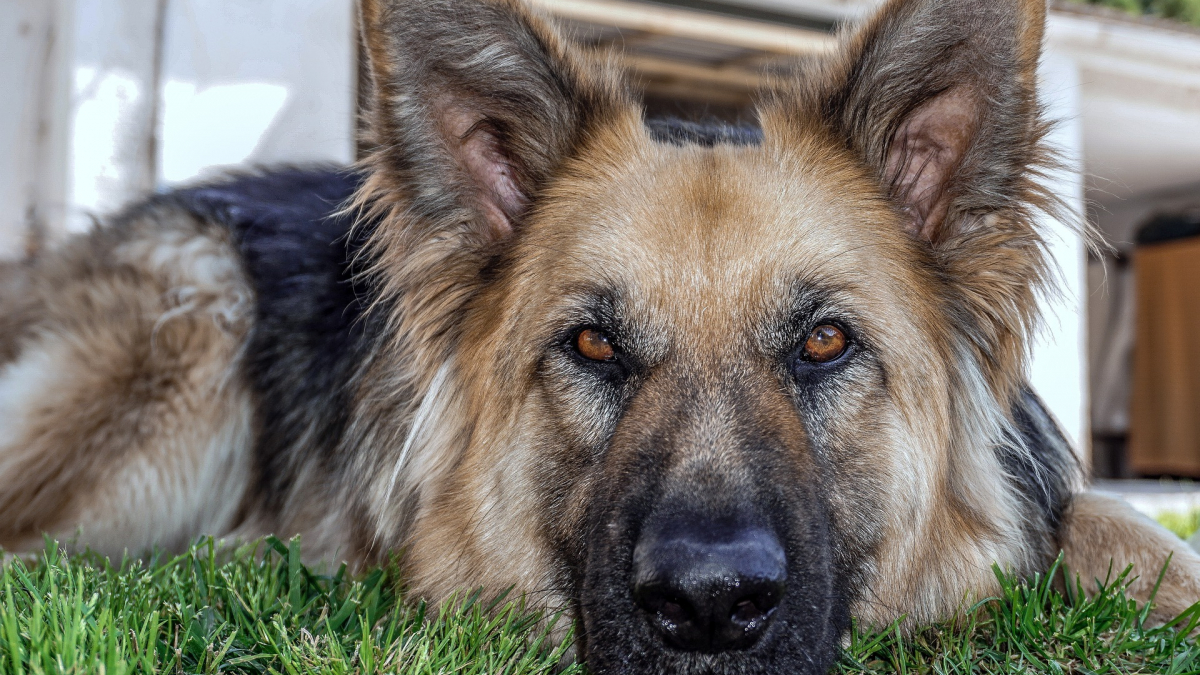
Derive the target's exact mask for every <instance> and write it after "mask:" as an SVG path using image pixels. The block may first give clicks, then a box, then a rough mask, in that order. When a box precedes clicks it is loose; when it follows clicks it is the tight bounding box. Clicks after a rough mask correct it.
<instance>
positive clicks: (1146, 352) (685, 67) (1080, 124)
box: [0, 0, 1200, 509]
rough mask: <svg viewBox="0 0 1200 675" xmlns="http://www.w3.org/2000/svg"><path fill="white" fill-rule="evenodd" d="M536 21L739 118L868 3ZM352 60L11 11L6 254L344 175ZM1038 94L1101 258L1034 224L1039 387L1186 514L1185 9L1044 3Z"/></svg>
mask: <svg viewBox="0 0 1200 675" xmlns="http://www.w3.org/2000/svg"><path fill="white" fill-rule="evenodd" d="M979 1H980V2H987V1H988V0H979ZM536 4H538V5H540V6H541V7H543V8H544V9H545V10H547V11H549V12H550V13H551V14H554V15H556V16H557V17H558V18H560V19H561V20H562V21H563V22H565V23H566V24H567V25H568V26H569V28H570V31H571V34H572V35H573V36H574V39H575V40H577V41H579V42H581V43H584V44H586V45H589V46H594V47H607V46H615V47H617V48H619V49H621V50H622V51H623V53H624V54H625V58H626V59H627V61H628V63H629V65H630V66H631V68H632V70H633V72H634V74H635V76H636V78H637V80H638V82H639V83H641V85H642V86H643V88H644V92H645V97H646V101H647V105H648V108H649V110H650V111H651V113H652V114H656V115H674V116H684V117H699V118H709V119H721V120H730V121H745V122H752V121H753V111H752V107H751V100H750V96H751V93H752V92H753V91H754V90H755V89H756V88H757V87H758V86H759V85H760V84H761V83H762V82H763V81H764V78H766V77H768V76H773V75H786V74H787V73H788V71H789V70H790V69H791V68H792V65H791V64H792V63H793V62H794V60H795V58H796V57H797V56H805V55H811V54H817V53H821V52H823V51H826V50H828V49H831V48H832V45H833V32H834V31H835V30H836V29H837V27H838V26H839V25H841V24H842V23H844V22H846V21H852V20H854V19H855V18H856V17H858V16H860V15H861V14H863V13H864V12H866V11H868V10H869V9H870V8H871V7H873V6H874V5H876V4H877V0H657V1H656V2H639V1H635V0H536ZM359 57H360V50H359V46H358V42H357V38H356V28H355V9H354V3H353V0H3V1H2V2H0V91H2V92H3V93H0V96H3V100H0V257H4V258H19V257H22V256H27V255H34V254H36V253H37V251H38V250H40V249H42V248H44V247H46V246H49V245H53V243H54V242H56V241H58V240H61V239H62V238H63V237H65V236H67V235H68V234H70V233H71V232H77V231H80V230H82V229H85V228H87V227H90V225H91V223H92V222H93V218H95V217H97V216H100V215H103V214H105V213H108V212H110V211H112V210H113V209H115V208H117V207H118V206H119V205H120V204H122V203H123V202H125V201H127V200H129V199H131V198H133V197H136V196H137V195H138V194H141V193H143V192H146V191H148V190H156V189H158V190H161V189H164V188H168V187H170V186H173V185H177V184H181V183H188V182H192V181H196V180H201V179H203V178H205V177H208V176H213V175H215V174H218V173H219V172H220V171H221V170H222V169H223V168H227V167H229V166H232V165H244V164H248V163H249V164H269V163H274V162H309V161H330V162H337V163H347V162H350V161H353V159H354V158H355V155H356V146H355V140H354V135H355V126H356V119H357V117H356V110H357V108H358V101H359V97H360V95H361V88H360V86H359V76H360V65H361V63H360V58H359ZM1041 80H1042V84H1041V87H1042V89H1041V91H1042V96H1043V99H1044V103H1045V105H1046V107H1047V109H1048V111H1049V114H1050V115H1051V116H1053V117H1054V118H1056V119H1059V120H1061V123H1060V124H1059V126H1058V127H1057V128H1056V130H1055V132H1054V135H1053V138H1052V141H1053V143H1054V144H1055V145H1057V146H1058V148H1059V149H1060V150H1061V151H1062V153H1063V156H1064V158H1065V160H1066V162H1065V165H1064V168H1063V170H1062V171H1060V172H1058V173H1056V174H1055V175H1052V176H1050V177H1049V178H1048V180H1049V181H1050V182H1051V183H1053V186H1054V189H1055V190H1056V191H1058V193H1059V194H1061V195H1062V196H1063V197H1064V198H1065V199H1066V201H1067V203H1068V204H1070V206H1071V207H1072V208H1073V209H1074V210H1075V212H1076V214H1077V215H1078V216H1079V217H1086V218H1087V219H1088V220H1090V221H1091V222H1092V223H1094V224H1095V225H1096V226H1097V227H1098V228H1099V229H1100V230H1101V231H1102V232H1103V233H1104V234H1105V236H1106V237H1107V239H1108V241H1109V242H1110V243H1111V244H1112V249H1111V250H1105V251H1103V252H1100V253H1095V252H1088V251H1087V250H1086V248H1085V247H1084V245H1083V242H1082V240H1081V239H1080V237H1079V236H1077V235H1076V234H1075V233H1073V232H1072V230H1071V229H1070V228H1069V227H1066V226H1065V225H1063V224H1058V223H1047V228H1048V232H1049V237H1050V239H1051V243H1052V247H1053V251H1054V256H1055V259H1056V261H1057V263H1058V267H1059V270H1060V275H1061V277H1060V285H1061V289H1062V291H1061V293H1060V294H1058V295H1057V296H1055V297H1053V298H1048V299H1047V300H1046V315H1047V317H1048V318H1047V321H1046V325H1045V326H1044V328H1043V330H1042V332H1041V334H1040V335H1039V336H1038V339H1037V342H1036V345H1035V347H1034V355H1033V356H1034V358H1033V364H1032V370H1031V373H1030V376H1031V379H1032V382H1033V384H1034V386H1035V388H1036V389H1037V390H1038V391H1039V392H1040V393H1041V395H1042V396H1043V398H1045V400H1046V401H1047V402H1048V404H1049V406H1050V408H1051V409H1052V411H1053V412H1054V414H1055V416H1056V417H1057V418H1058V420H1059V422H1060V423H1061V424H1062V426H1063V428H1064V429H1065V431H1066V432H1067V434H1068V435H1069V436H1070V437H1071V439H1072V441H1074V442H1075V445H1076V447H1077V448H1078V449H1079V453H1080V457H1081V459H1082V460H1083V461H1084V463H1085V464H1086V465H1087V466H1088V467H1090V468H1091V469H1092V471H1093V474H1094V475H1095V476H1096V477H1097V478H1100V479H1106V480H1110V481H1112V480H1116V481H1120V482H1103V483H1102V484H1101V487H1102V488H1103V489H1109V490H1113V491H1117V492H1121V493H1122V494H1125V495H1126V496H1127V498H1129V499H1130V500H1131V501H1133V502H1134V503H1135V504H1139V505H1143V506H1145V507H1146V508H1147V509H1154V508H1160V507H1161V508H1166V507H1164V506H1162V505H1163V504H1170V505H1175V506H1178V505H1179V503H1180V502H1181V501H1182V502H1184V507H1186V508H1190V509H1194V508H1196V507H1200V494H1198V493H1197V491H1196V490H1195V489H1194V488H1193V486H1192V485H1191V483H1190V482H1189V479H1194V478H1200V0H1105V1H1104V2H1099V3H1093V2H1075V1H1071V0H1053V1H1052V3H1051V11H1050V19H1049V26H1048V33H1047V42H1046V52H1045V57H1044V59H1043V63H1042V68H1041ZM1161 477H1169V478H1172V479H1184V480H1171V481H1163V480H1161ZM1131 479H1142V480H1140V481H1139V480H1131ZM1148 479H1149V480H1148Z"/></svg>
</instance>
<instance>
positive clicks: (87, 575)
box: [0, 539, 1200, 675]
mask: <svg viewBox="0 0 1200 675" xmlns="http://www.w3.org/2000/svg"><path fill="white" fill-rule="evenodd" d="M1066 576H1067V575H1066V574H1065V573H1064V572H1063V571H1062V570H1060V569H1058V568H1057V567H1056V569H1055V570H1054V571H1052V572H1051V573H1050V574H1048V575H1046V576H1045V577H1038V578H1036V579H1032V580H1029V582H1028V583H1019V582H1017V581H1015V580H1013V579H1010V578H1008V577H1006V576H1004V575H1002V574H1001V575H999V578H1000V579H1001V581H1002V584H1003V588H1004V593H1003V594H1002V597H1001V598H998V599H988V600H985V601H982V602H979V603H977V604H976V605H975V606H974V607H972V608H971V611H970V612H968V613H967V615H966V618H964V619H963V620H961V621H960V622H957V623H956V624H947V625H943V626H934V627H930V628H927V629H925V630H922V631H918V632H916V634H915V635H913V636H911V637H902V636H901V635H900V633H899V631H898V630H897V629H896V626H892V627H889V628H886V629H884V630H882V631H870V630H863V629H860V628H855V630H854V631H853V632H852V635H851V639H850V642H849V645H848V647H847V648H846V651H845V654H844V656H843V659H842V661H841V664H840V665H839V666H838V668H837V672H838V673H846V674H849V673H906V674H907V673H1200V648H1198V647H1197V645H1196V643H1195V642H1194V641H1192V640H1190V639H1187V638H1185V637H1183V636H1184V635H1185V634H1187V633H1190V632H1192V630H1193V629H1195V628H1196V627H1197V625H1200V607H1197V608H1193V610H1189V612H1187V613H1185V616H1183V617H1182V618H1181V619H1180V622H1179V624H1180V625H1181V626H1182V630H1181V631H1176V630H1173V629H1171V628H1148V627H1146V626H1145V625H1144V618H1145V608H1139V607H1137V606H1136V605H1135V604H1134V603H1133V602H1131V601H1129V600H1127V599H1126V598H1125V596H1124V595H1123V592H1122V590H1123V588H1124V583H1125V580H1126V578H1127V576H1126V575H1114V577H1115V578H1114V579H1113V580H1112V581H1110V582H1109V583H1107V584H1106V585H1104V586H1103V587H1102V589H1101V590H1100V592H1098V593H1097V594H1096V595H1095V596H1094V597H1092V598H1091V599H1084V598H1083V594H1082V590H1081V587H1080V585H1078V584H1069V585H1067V586H1066V588H1068V589H1069V592H1062V593H1060V592H1059V591H1056V590H1055V586H1054V584H1053V583H1052V581H1053V580H1055V579H1058V580H1060V581H1061V580H1063V579H1065V578H1066ZM554 621H555V617H546V616H540V615H537V614H534V613H530V612H528V611H526V610H525V609H524V608H523V607H522V605H521V604H520V602H519V601H513V602H506V601H499V602H495V601H493V602H485V600H484V599H483V598H481V597H480V596H479V595H478V594H468V595H465V596H464V597H463V598H461V599H460V600H458V601H456V602H453V603H451V604H450V605H449V606H448V607H447V608H445V609H444V610H443V611H441V612H435V611H434V610H433V609H432V608H429V607H426V606H425V605H423V604H420V603H416V602H409V601H407V600H406V599H405V597H404V593H403V589H402V587H401V585H400V580H399V579H398V577H397V575H396V573H395V572H394V571H393V570H391V569H381V570H376V571H373V572H371V573H369V574H367V575H365V576H362V577H360V578H350V577H348V576H347V575H346V573H345V571H344V570H342V571H338V572H337V573H335V574H332V575H322V574H317V573H314V572H313V571H312V570H310V569H308V568H306V567H305V566H303V565H302V564H300V556H299V545H298V543H297V542H292V543H291V544H285V543H283V542H280V541H279V540H276V539H268V540H267V541H266V542H264V543H263V544H261V545H259V546H258V547H257V548H242V549H239V550H237V551H229V552H223V551H220V550H218V549H217V547H215V546H214V545H213V544H212V542H211V541H209V542H205V543H202V544H201V545H199V546H197V547H196V548H193V549H192V550H191V551H189V552H188V553H187V554H185V555H182V556H178V557H174V558H162V559H158V560H153V561H151V562H148V563H133V562H129V561H126V562H125V563H123V564H121V565H118V566H113V565H111V564H109V563H108V562H107V561H105V560H102V559H98V558H95V557H92V556H86V555H85V556H66V555H63V554H61V553H60V552H58V551H57V549H56V547H55V546H54V545H52V544H51V545H49V546H48V547H47V549H46V551H45V553H44V554H43V555H42V557H41V559H40V560H38V561H37V562H36V563H30V564H26V563H24V562H22V561H20V560H15V561H12V562H10V563H8V564H7V565H6V566H5V567H4V569H3V572H2V573H0V674H3V673H20V674H26V673H31V674H34V673H104V674H105V675H123V674H125V673H217V672H222V673H281V674H287V675H299V674H300V673H306V674H307V673H315V674H322V673H338V674H340V673H375V672H392V673H394V672H403V673H447V674H450V673H519V674H525V673H551V672H554V669H555V666H556V664H559V663H560V661H561V660H562V654H563V650H564V647H563V646H559V647H555V646H554V645H553V644H551V642H550V641H549V640H547V639H546V629H547V628H546V627H547V625H548V624H550V625H552V624H553V622H554ZM562 672H565V673H568V674H580V673H583V672H584V670H583V668H582V667H581V666H580V665H578V664H574V663H572V664H568V665H566V666H565V669H564V670H563V671H562Z"/></svg>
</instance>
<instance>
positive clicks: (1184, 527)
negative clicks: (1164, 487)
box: [1156, 511, 1200, 539]
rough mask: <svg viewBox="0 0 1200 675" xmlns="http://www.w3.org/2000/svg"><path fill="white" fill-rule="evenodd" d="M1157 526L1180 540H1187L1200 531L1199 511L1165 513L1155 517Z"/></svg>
mask: <svg viewBox="0 0 1200 675" xmlns="http://www.w3.org/2000/svg"><path fill="white" fill-rule="evenodd" d="M1156 519H1157V520H1158V522H1159V524H1160V525H1162V526H1163V527H1165V528H1167V529H1168V530H1170V531H1172V532H1174V533H1175V534H1176V535H1178V536H1179V538H1180V539H1187V538H1189V537H1191V536H1192V535H1193V534H1195V533H1196V531H1197V530H1200V511H1191V512H1189V513H1177V512H1175V511H1167V512H1164V513H1160V514H1158V516H1157V517H1156Z"/></svg>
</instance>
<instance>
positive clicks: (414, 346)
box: [360, 0, 1050, 673]
mask: <svg viewBox="0 0 1200 675" xmlns="http://www.w3.org/2000/svg"><path fill="white" fill-rule="evenodd" d="M1044 11H1045V8H1044V2H1043V0H987V1H984V0H893V1H892V2H890V3H889V4H888V5H886V6H885V7H884V8H883V9H882V10H881V11H880V12H879V13H878V14H877V15H876V16H875V17H874V18H873V19H871V20H870V21H868V22H867V23H866V24H865V25H864V26H863V27H861V28H860V29H858V30H857V31H856V32H854V33H853V34H851V35H849V36H848V37H847V39H845V40H844V41H843V43H842V46H841V48H840V49H839V51H838V52H837V53H836V54H834V55H831V56H829V57H828V58H824V59H820V60H815V61H813V62H812V63H810V64H808V65H807V67H805V68H804V69H803V71H802V75H801V76H800V77H799V78H797V79H796V81H793V82H788V83H782V84H781V87H780V88H779V89H778V90H777V91H775V92H773V93H769V94H767V95H766V96H765V99H764V102H763V104H762V105H761V107H760V109H759V116H760V122H761V127H762V138H761V142H757V143H749V144H747V143H744V142H721V139H720V138H716V139H709V140H716V141H717V142H715V143H704V144H701V143H689V142H687V141H686V139H683V141H682V142H681V141H680V139H679V138H674V139H664V138H663V134H661V133H656V132H655V131H653V130H650V129H648V128H647V126H646V124H645V123H644V121H643V115H642V111H641V109H640V108H639V106H638V105H637V104H636V103H635V101H634V99H633V97H632V96H631V95H630V94H629V93H628V92H627V91H626V88H625V85H624V83H623V79H622V76H621V74H620V73H619V72H618V71H617V70H616V69H615V68H614V67H613V66H612V65H611V61H610V60H609V59H608V58H607V57H604V56H598V55H592V54H587V53H584V52H582V51H577V50H576V49H575V48H573V47H571V46H569V45H568V44H567V43H566V42H564V41H563V40H562V39H561V38H560V37H559V36H558V35H557V34H556V33H555V31H554V30H553V28H552V27H551V26H549V25H548V24H547V23H545V22H544V21H543V20H541V19H540V18H538V17H536V16H535V15H533V14H531V13H530V12H529V11H528V10H526V9H525V8H523V7H522V6H520V5H519V4H517V3H515V2H508V1H500V0H496V1H485V0H409V1H401V0H394V1H393V0H365V2H364V4H363V15H364V23H365V26H366V29H365V33H364V34H365V44H366V49H367V52H368V54H369V56H370V63H371V79H372V90H373V92H374V93H373V96H372V98H371V108H370V111H369V122H370V128H371V137H370V139H369V140H370V143H371V144H372V145H373V148H374V149H373V151H372V154H371V156H370V158H369V160H368V165H369V172H370V173H369V178H368V182H367V184H366V185H365V187H364V188H363V191H362V193H361V194H360V205H361V206H363V207H364V208H367V209H370V210H372V211H373V212H374V213H375V214H376V215H377V216H380V219H379V222H380V225H378V227H377V228H376V230H375V231H374V233H373V234H372V239H371V241H370V244H369V247H370V248H369V251H370V256H371V258H370V260H371V263H372V269H371V275H372V276H371V278H372V280H373V283H374V284H375V285H376V288H377V290H378V293H379V301H378V307H377V311H380V312H382V313H384V315H385V317H386V318H385V320H386V322H388V325H389V326H391V332H389V333H388V335H390V336H392V337H390V338H388V339H387V340H386V341H385V342H386V344H384V345H382V347H381V348H382V349H385V350H389V349H390V350H393V351H392V352H391V353H392V354H393V355H394V358H391V359H378V360H377V361H376V362H375V363H374V364H373V365H372V368H373V369H374V370H373V371H372V373H373V375H372V376H371V377H373V378H374V379H373V380H372V379H371V377H368V378H367V381H373V382H375V385H374V389H372V390H370V392H369V393H368V394H364V397H367V396H370V397H372V398H371V399H370V401H368V402H367V403H366V404H365V405H376V406H379V407H380V410H381V411H384V412H381V415H383V414H385V413H386V414H387V415H393V416H399V417H400V419H401V420H402V421H403V423H402V424H399V425H396V428H397V429H399V431H398V432H396V433H395V434H394V435H392V436H388V435H387V434H386V433H384V432H381V431H378V429H376V431H375V432H373V433H374V434H375V435H374V436H370V437H369V440H371V441H372V442H373V444H374V445H375V447H376V448H377V449H378V457H379V458H380V459H379V460H378V462H379V463H378V464H377V465H375V466H373V467H372V468H371V469H370V470H371V471H372V472H373V474H374V475H373V479H372V482H371V483H370V485H369V487H368V489H367V490H365V491H364V492H363V495H364V497H363V499H364V503H365V506H364V508H365V509H366V510H367V511H368V512H369V513H370V514H372V516H373V517H374V520H375V522H377V523H378V529H377V530H376V531H375V532H374V535H373V536H376V537H379V540H380V541H383V542H385V543H389V544H392V545H397V546H405V547H406V548H407V551H408V553H407V556H408V557H407V559H406V560H407V563H408V566H409V569H410V573H411V574H412V578H413V583H414V585H415V587H416V588H417V589H418V590H421V591H423V592H426V593H429V594H431V595H434V596H439V595H443V594H445V593H447V592H449V591H451V590H454V589H456V588H461V587H471V586H476V585H479V584H484V585H486V586H489V587H490V588H493V589H503V588H505V587H508V586H510V585H513V584H515V585H516V586H517V589H518V590H519V591H521V592H524V593H527V594H528V595H529V597H531V598H533V599H536V600H538V601H544V602H546V603H548V604H550V605H555V604H561V605H563V606H565V607H567V608H568V609H569V610H570V611H571V612H572V613H573V616H574V617H575V619H576V620H577V622H578V625H579V626H580V627H581V629H582V632H581V636H580V639H581V646H582V651H583V653H584V654H585V655H586V658H587V661H588V664H589V666H590V667H591V668H592V669H593V670H594V671H596V672H628V673H635V672H646V673H652V672H720V673H724V672H730V673H733V672H738V673H748V672H783V671H785V670H786V671H788V672H812V673H817V672H823V671H824V670H825V669H826V668H827V667H828V666H829V664H830V663H831V660H832V658H833V656H834V654H835V653H836V645H837V644H838V641H839V639H840V635H841V632H842V631H843V630H844V629H845V627H846V626H847V624H848V620H849V616H850V614H851V612H852V611H853V612H854V613H856V614H857V615H859V616H861V617H863V618H864V619H865V620H868V621H888V620H891V619H892V618H895V617H896V616H899V615H900V614H908V615H909V616H910V617H913V618H915V619H919V620H920V619H928V618H934V617H937V616H939V615H941V614H944V613H945V612H947V611H951V610H952V609H953V608H954V606H955V605H956V604H957V603H959V602H961V601H962V600H963V599H964V594H965V593H967V592H970V591H976V592H983V591H986V590H988V589H990V588H991V586H990V584H991V583H992V581H991V580H992V573H991V569H990V568H991V565H992V563H993V562H999V563H1001V564H1002V565H1007V566H1011V567H1017V568H1022V567H1023V566H1025V565H1028V564H1030V563H1031V560H1033V559H1034V558H1036V556H1037V555H1039V552H1037V551H1035V550H1034V549H1035V548H1036V545H1035V543H1036V542H1035V540H1036V539H1037V536H1033V535H1031V530H1030V528H1031V525H1030V523H1036V522H1038V517H1039V516H1038V515H1037V514H1031V512H1030V504H1029V503H1027V501H1025V500H1022V498H1021V497H1020V492H1019V491H1018V490H1016V489H1015V488H1014V486H1013V485H1012V482H1011V480H1012V479H1011V477H1010V476H1009V474H1008V472H1006V466H1005V465H1004V458H1003V457H1002V456H1001V453H999V452H998V451H997V447H999V446H1001V445H1004V443H1005V442H1006V440H1008V439H1010V438H1011V432H1012V424H1013V422H1012V419H1011V416H1010V410H1011V403H1012V400H1013V398H1014V397H1015V396H1016V395H1017V392H1018V389H1019V387H1020V383H1021V377H1022V369H1023V363H1024V361H1023V359H1024V352H1025V336H1026V335H1027V334H1028V332H1029V330H1030V328H1031V324H1032V322H1033V321H1034V320H1035V313H1036V312H1035V307H1036V302H1035V293H1036V289H1037V286H1038V285H1039V284H1040V283H1041V281H1042V279H1043V277H1044V276H1045V272H1044V268H1045V262H1044V259H1043V254H1042V251H1041V239H1040V238H1039V236H1038V234H1037V233H1036V231H1035V229H1034V227H1033V225H1032V215H1031V214H1032V212H1033V211H1035V210H1037V209H1038V208H1042V207H1044V206H1046V204H1047V203H1048V202H1049V201H1050V198H1049V197H1048V196H1047V195H1046V194H1045V193H1044V192H1043V191H1042V190H1040V189H1039V188H1038V186H1037V183H1036V181H1035V178H1036V176H1035V174H1036V172H1037V169H1038V167H1040V166H1042V164H1043V163H1044V161H1045V160H1046V156H1045V153H1044V151H1043V149H1042V146H1041V138H1042V136H1043V133H1044V130H1045V128H1044V125H1043V124H1042V123H1041V122H1040V121H1039V118H1038V105H1037V102H1036V96H1035V79H1036V72H1035V71H1036V67H1037V60H1038V54H1039V48H1040V42H1041V36H1042V25H1043V20H1044V17H1043V15H1044ZM685 135H686V134H685ZM718 136H719V134H718ZM730 140H731V141H733V140H736V139H730ZM389 395H390V396H391V397H392V398H395V399H397V400H401V399H403V400H408V399H410V398H411V399H413V400H414V402H415V403H414V405H413V406H411V407H407V408H406V407H404V406H402V405H399V404H397V405H396V406H395V407H388V406H389V405H390V404H388V403H387V402H386V401H387V400H388V397H389ZM383 426H386V425H383ZM381 428H382V427H381ZM1032 527H1033V529H1034V530H1036V529H1037V526H1036V525H1035V526H1032ZM1034 534H1035V535H1036V534H1038V533H1037V532H1035V533H1034Z"/></svg>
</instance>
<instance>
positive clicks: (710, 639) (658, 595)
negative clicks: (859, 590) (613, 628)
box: [633, 518, 787, 652]
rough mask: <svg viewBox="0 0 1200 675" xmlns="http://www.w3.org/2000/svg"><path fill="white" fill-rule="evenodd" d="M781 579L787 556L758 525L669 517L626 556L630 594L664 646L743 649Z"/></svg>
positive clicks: (773, 601)
mask: <svg viewBox="0 0 1200 675" xmlns="http://www.w3.org/2000/svg"><path fill="white" fill-rule="evenodd" d="M786 584H787V556H786V554H785V552H784V549H783V545H782V544H781V543H780V541H779V538H778V537H777V536H775V534H774V533H773V532H772V531H771V530H769V529H767V528H764V527H759V526H751V527H744V526H736V525H730V524H721V523H714V522H712V521H709V520H706V519H701V518H680V519H673V520H672V521H671V522H669V523H665V524H664V525H663V526H660V527H656V528H652V529H648V530H646V531H644V532H643V534H642V536H641V537H640V538H639V540H638V542H637V545H636V547H635V548H634V553H633V597H634V600H635V602H636V603H637V605H638V606H639V607H640V608H641V609H642V610H643V611H644V612H645V613H646V618H647V620H648V621H649V622H650V624H651V626H653V628H654V629H656V630H657V631H658V632H660V633H661V634H662V636H663V639H664V640H665V641H666V642H667V644H669V645H670V646H672V647H674V648H676V649H681V650H685V651H705V652H715V651H726V650H734V649H745V648H747V647H750V646H752V645H753V644H754V643H755V642H757V641H758V638H759V637H760V636H761V635H762V634H763V632H764V631H765V630H766V628H767V624H768V622H769V621H770V619H771V615H772V614H773V613H774V611H775V608H776V606H778V605H779V603H780V601H781V600H782V598H783V594H784V591H785V589H786Z"/></svg>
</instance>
